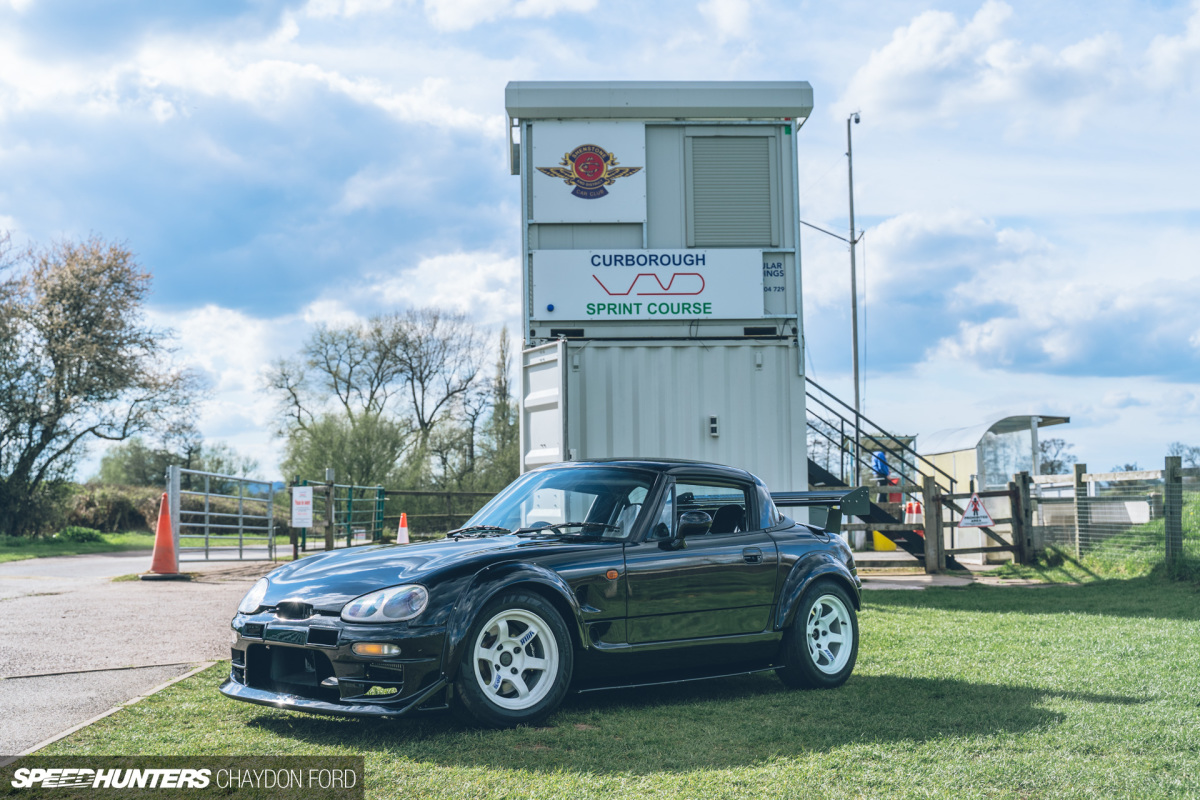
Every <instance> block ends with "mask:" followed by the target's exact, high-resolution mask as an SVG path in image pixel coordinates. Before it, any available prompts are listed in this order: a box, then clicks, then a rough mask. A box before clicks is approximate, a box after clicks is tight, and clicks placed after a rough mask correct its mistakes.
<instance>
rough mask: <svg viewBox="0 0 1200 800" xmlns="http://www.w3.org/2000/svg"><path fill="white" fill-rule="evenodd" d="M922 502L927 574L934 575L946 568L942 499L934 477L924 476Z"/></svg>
mask: <svg viewBox="0 0 1200 800" xmlns="http://www.w3.org/2000/svg"><path fill="white" fill-rule="evenodd" d="M921 500H922V502H923V503H924V504H925V572H926V574H929V575H932V574H934V573H935V572H938V571H940V570H944V569H945V568H946V554H945V552H944V549H945V548H944V547H943V546H942V497H941V494H940V493H939V492H938V485H937V480H936V479H935V478H934V477H933V476H932V475H926V476H924V478H923V480H922V482H921Z"/></svg>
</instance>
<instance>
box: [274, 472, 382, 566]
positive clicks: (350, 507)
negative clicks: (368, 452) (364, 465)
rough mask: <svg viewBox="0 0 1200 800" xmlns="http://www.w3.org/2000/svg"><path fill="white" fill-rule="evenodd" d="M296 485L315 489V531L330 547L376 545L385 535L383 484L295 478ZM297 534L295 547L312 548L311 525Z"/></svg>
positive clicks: (298, 548) (328, 548) (326, 545)
mask: <svg viewBox="0 0 1200 800" xmlns="http://www.w3.org/2000/svg"><path fill="white" fill-rule="evenodd" d="M292 486H293V487H294V486H311V487H312V489H313V534H314V537H320V538H321V539H322V540H323V544H322V545H321V546H322V547H324V549H326V550H332V549H333V548H335V547H353V546H355V545H361V544H376V543H378V542H379V541H380V540H382V538H383V520H384V517H383V511H384V502H385V494H384V489H383V487H382V486H353V485H349V484H341V483H332V482H330V483H317V482H316V481H306V480H300V479H299V478H298V477H297V479H296V480H294V481H292ZM295 531H298V533H293V536H292V538H293V544H294V545H295V547H294V548H293V549H294V550H299V551H305V550H308V545H309V541H308V534H309V531H308V528H297V529H295Z"/></svg>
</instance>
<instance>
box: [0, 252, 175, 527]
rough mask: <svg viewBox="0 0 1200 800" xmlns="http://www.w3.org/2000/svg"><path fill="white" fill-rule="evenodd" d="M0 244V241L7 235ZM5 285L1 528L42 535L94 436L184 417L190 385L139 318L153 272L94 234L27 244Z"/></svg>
mask: <svg viewBox="0 0 1200 800" xmlns="http://www.w3.org/2000/svg"><path fill="white" fill-rule="evenodd" d="M3 244H5V245H7V238H5V239H4V242H3ZM8 263H9V266H8V269H7V270H6V272H7V273H8V275H9V277H8V278H7V279H5V280H4V281H3V282H0V528H2V529H3V530H4V532H6V533H8V534H9V535H27V534H32V533H37V532H39V531H40V530H42V529H44V528H45V527H46V526H47V525H48V524H50V523H52V521H53V517H54V514H55V513H56V509H57V508H58V504H59V502H60V501H61V499H62V493H63V487H64V486H65V483H66V481H67V480H68V479H69V477H70V476H71V473H72V471H73V468H74V466H75V463H76V461H77V460H78V458H79V456H80V455H81V454H82V453H83V452H84V449H85V447H86V446H87V443H88V442H89V441H94V440H97V439H101V440H108V441H124V440H126V439H128V438H130V437H132V436H135V435H137V434H140V433H145V432H148V431H152V430H165V429H167V428H169V427H171V426H172V425H178V424H179V422H180V420H181V419H186V417H187V416H188V414H189V413H190V410H191V404H192V401H193V397H194V395H195V391H196V381H195V379H194V377H192V376H191V375H190V374H189V373H186V372H184V371H181V370H179V369H177V368H175V367H173V366H172V365H171V363H170V361H169V350H168V348H167V347H166V345H165V342H166V341H167V332H165V331H161V330H156V329H153V328H151V327H149V326H147V325H146V324H145V323H144V321H143V319H142V314H141V309H142V305H143V303H144V301H145V298H146V293H147V292H148V291H149V288H150V275H149V274H148V273H146V272H144V271H142V269H141V268H140V267H139V266H138V264H137V262H136V261H135V259H134V256H133V254H132V253H131V252H130V251H129V250H128V249H127V248H125V247H124V246H122V245H118V244H113V243H106V242H104V241H102V240H100V239H99V238H97V237H92V238H89V239H87V240H85V241H82V242H66V241H64V242H60V243H58V244H55V245H52V246H50V247H46V248H41V249H31V250H29V251H26V252H25V253H22V254H20V255H19V256H18V257H17V258H16V259H13V260H10V261H9V262H8Z"/></svg>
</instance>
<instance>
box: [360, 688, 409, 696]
mask: <svg viewBox="0 0 1200 800" xmlns="http://www.w3.org/2000/svg"><path fill="white" fill-rule="evenodd" d="M398 694H400V690H399V689H397V688H396V687H395V686H378V685H376V686H372V687H371V688H370V689H368V690H367V693H366V694H365V695H363V696H364V697H394V696H396V695H398Z"/></svg>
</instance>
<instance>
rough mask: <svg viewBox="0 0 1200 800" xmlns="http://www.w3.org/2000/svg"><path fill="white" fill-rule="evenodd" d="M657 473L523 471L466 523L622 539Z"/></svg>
mask: <svg viewBox="0 0 1200 800" xmlns="http://www.w3.org/2000/svg"><path fill="white" fill-rule="evenodd" d="M653 482H654V475H653V473H649V472H642V471H640V470H635V469H628V468H624V467H561V468H555V469H547V470H539V471H537V472H530V473H528V474H526V475H522V476H521V477H520V478H518V479H517V480H516V481H514V482H513V483H512V484H510V485H509V486H508V488H506V489H505V490H504V491H503V492H501V493H500V494H498V495H497V496H496V497H494V498H492V500H491V501H490V502H489V503H488V504H487V505H486V506H484V507H483V508H481V509H480V510H479V512H478V513H476V514H475V516H473V517H471V518H470V519H469V520H467V522H466V524H465V525H464V526H463V527H464V528H469V527H471V526H476V525H494V526H497V527H501V528H507V529H508V530H510V531H517V530H522V529H524V530H531V529H532V530H538V529H541V528H545V529H546V530H547V533H551V532H553V533H555V534H561V535H574V536H595V537H603V538H605V539H623V538H627V537H629V536H630V534H632V533H633V526H634V523H635V522H636V521H637V518H638V514H639V513H640V512H641V510H642V504H643V503H644V502H645V501H646V495H647V494H649V492H650V487H651V486H652V485H653Z"/></svg>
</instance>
